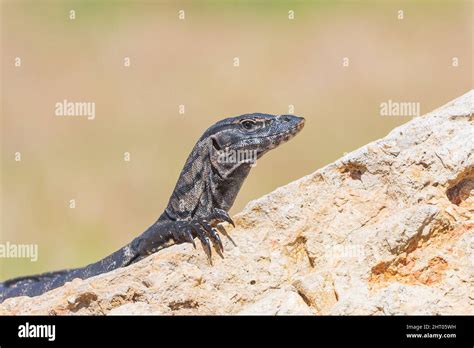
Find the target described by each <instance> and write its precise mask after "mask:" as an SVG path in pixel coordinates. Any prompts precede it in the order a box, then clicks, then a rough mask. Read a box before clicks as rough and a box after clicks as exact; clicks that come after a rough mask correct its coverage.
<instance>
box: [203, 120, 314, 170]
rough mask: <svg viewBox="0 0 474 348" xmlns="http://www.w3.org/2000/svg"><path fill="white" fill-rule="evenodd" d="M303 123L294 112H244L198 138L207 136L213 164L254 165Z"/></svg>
mask: <svg viewBox="0 0 474 348" xmlns="http://www.w3.org/2000/svg"><path fill="white" fill-rule="evenodd" d="M304 122H305V120H304V118H302V117H298V116H294V115H280V116H275V115H268V114H260V113H254V114H245V115H241V116H237V117H230V118H226V119H224V120H222V121H220V122H218V123H216V124H215V125H213V126H212V127H210V128H209V129H208V130H207V131H206V133H205V134H204V135H203V138H202V139H204V138H207V139H209V141H210V146H212V148H213V151H212V153H213V154H214V156H213V157H214V158H213V160H214V161H213V162H215V163H216V162H217V164H218V163H220V164H232V162H234V163H233V164H239V161H243V162H245V161H247V162H249V163H251V164H254V163H255V161H256V160H257V159H258V158H260V157H261V156H263V155H264V154H265V153H267V152H268V151H270V150H271V149H274V148H276V147H277V146H279V145H280V144H282V143H285V142H287V141H288V140H290V139H291V138H293V137H294V136H295V135H296V134H297V133H298V132H299V131H300V130H301V129H302V128H303V126H304Z"/></svg>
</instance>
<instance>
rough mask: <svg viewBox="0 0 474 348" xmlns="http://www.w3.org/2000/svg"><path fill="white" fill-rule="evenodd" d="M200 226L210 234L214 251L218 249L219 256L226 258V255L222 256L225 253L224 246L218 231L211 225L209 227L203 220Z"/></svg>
mask: <svg viewBox="0 0 474 348" xmlns="http://www.w3.org/2000/svg"><path fill="white" fill-rule="evenodd" d="M200 225H201V226H202V227H203V228H204V230H205V231H206V232H207V233H208V235H209V238H210V239H211V241H212V244H213V245H214V249H216V251H217V253H218V254H219V256H220V257H222V258H224V255H222V252H223V251H224V246H223V245H222V241H221V238H220V237H219V235H218V234H217V232H216V230H215V229H214V228H213V227H212V226H211V225H209V223H208V222H207V221H206V220H202V221H201V222H200Z"/></svg>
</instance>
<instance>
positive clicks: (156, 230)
mask: <svg viewBox="0 0 474 348" xmlns="http://www.w3.org/2000/svg"><path fill="white" fill-rule="evenodd" d="M303 126H304V119H303V118H301V117H296V116H292V115H282V116H274V115H267V114H258V113H257V114H246V115H242V116H237V117H230V118H226V119H224V120H222V121H219V122H217V123H216V124H214V125H213V126H211V127H210V128H209V129H208V130H207V131H206V132H205V133H204V134H203V135H202V137H201V138H200V139H199V140H198V142H197V144H196V145H195V146H194V148H193V150H192V151H191V154H190V155H189V157H188V160H187V161H186V164H185V165H184V168H183V170H182V172H181V175H180V176H179V179H178V182H177V184H176V187H175V189H174V191H173V194H172V195H171V197H170V200H169V202H168V206H167V207H166V209H165V211H164V212H163V214H161V216H160V217H159V218H158V220H157V221H156V222H155V223H154V224H153V225H151V226H150V227H149V228H148V229H147V230H146V231H145V232H143V233H142V234H141V235H140V236H138V237H137V238H135V239H134V240H132V242H130V243H129V244H127V245H125V246H124V247H122V248H121V249H119V250H117V251H116V252H114V253H113V254H111V255H109V256H107V257H105V258H104V259H102V260H100V261H98V262H96V263H93V264H90V265H88V266H85V267H82V268H76V269H70V270H63V271H57V272H49V273H43V274H39V275H34V276H26V277H21V278H15V279H11V280H7V281H5V282H3V283H0V303H1V302H3V301H4V300H5V299H6V298H9V297H16V296H24V295H26V296H37V295H40V294H43V293H45V292H46V291H49V290H51V289H54V288H57V287H59V286H62V285H63V284H64V283H66V282H68V281H71V280H72V279H74V278H81V279H86V278H89V277H93V276H95V275H98V274H101V273H106V272H110V271H112V270H114V269H117V268H119V267H125V266H128V265H130V264H132V263H134V262H137V261H138V260H140V259H142V258H144V257H146V256H148V255H150V254H153V253H155V252H157V251H159V250H161V249H163V248H167V247H169V246H171V245H173V244H180V243H185V242H189V243H192V244H193V245H194V246H195V244H194V238H196V237H197V238H198V239H199V240H200V241H201V244H202V246H203V248H204V251H205V252H206V254H207V256H208V258H209V261H210V262H211V264H212V258H211V243H212V245H213V247H214V249H215V250H216V252H217V253H218V254H219V255H220V256H222V253H223V252H224V249H223V246H222V242H221V239H220V237H219V235H218V233H217V230H216V226H217V225H218V224H219V223H221V222H224V221H226V222H229V223H231V224H232V225H233V224H234V223H233V221H232V219H231V218H230V216H229V214H228V211H229V209H230V208H231V207H232V205H233V203H234V201H235V198H236V197H237V194H238V192H239V190H240V188H241V186H242V184H243V182H244V180H245V178H246V177H247V175H248V174H249V172H250V169H251V167H252V165H253V163H254V162H255V160H256V159H258V158H260V157H262V156H263V155H264V154H265V153H267V152H268V151H270V150H272V149H274V148H275V147H277V146H278V145H280V144H282V143H284V142H287V141H288V140H289V139H291V138H292V137H293V136H295V135H296V134H297V133H298V132H299V131H300V130H301V129H302V128H303ZM232 153H233V154H239V153H240V154H245V155H247V157H246V158H244V159H242V158H233V157H232Z"/></svg>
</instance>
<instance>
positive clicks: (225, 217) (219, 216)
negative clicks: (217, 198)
mask: <svg viewBox="0 0 474 348" xmlns="http://www.w3.org/2000/svg"><path fill="white" fill-rule="evenodd" d="M214 218H215V219H216V220H217V221H219V222H223V221H225V222H228V223H229V224H231V225H232V226H233V227H235V223H234V221H233V220H232V218H231V217H230V216H229V214H228V213H227V212H226V211H225V210H222V209H219V208H216V209H214Z"/></svg>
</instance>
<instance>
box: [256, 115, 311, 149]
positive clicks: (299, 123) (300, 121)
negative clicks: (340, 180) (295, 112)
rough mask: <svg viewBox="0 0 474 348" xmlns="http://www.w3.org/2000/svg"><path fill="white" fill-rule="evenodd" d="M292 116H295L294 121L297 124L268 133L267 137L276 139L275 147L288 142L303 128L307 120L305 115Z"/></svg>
mask: <svg viewBox="0 0 474 348" xmlns="http://www.w3.org/2000/svg"><path fill="white" fill-rule="evenodd" d="M291 117H292V118H293V120H295V121H294V122H295V124H294V125H293V126H292V127H291V128H289V129H287V130H285V131H283V132H280V133H277V134H272V135H268V136H266V137H265V138H267V139H271V140H274V141H275V147H277V146H278V145H280V144H281V143H285V142H287V141H288V140H290V139H291V138H293V137H294V136H295V135H296V134H298V133H299V132H300V131H301V130H302V129H303V127H304V124H305V121H306V120H305V119H304V118H303V117H297V116H291Z"/></svg>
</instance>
